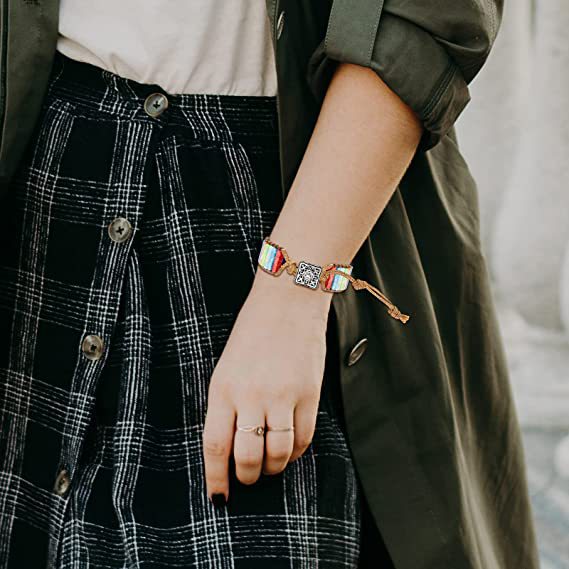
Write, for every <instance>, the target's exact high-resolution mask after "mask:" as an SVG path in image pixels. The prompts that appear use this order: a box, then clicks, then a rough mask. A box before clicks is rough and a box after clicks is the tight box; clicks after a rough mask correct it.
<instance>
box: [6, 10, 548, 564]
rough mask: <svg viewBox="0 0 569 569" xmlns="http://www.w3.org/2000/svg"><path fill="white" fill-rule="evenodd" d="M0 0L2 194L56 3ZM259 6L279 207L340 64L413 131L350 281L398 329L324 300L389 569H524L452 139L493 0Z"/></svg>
mask: <svg viewBox="0 0 569 569" xmlns="http://www.w3.org/2000/svg"><path fill="white" fill-rule="evenodd" d="M0 2H1V46H0V48H1V61H0V124H1V141H0V189H1V191H2V193H4V192H8V191H10V183H9V181H10V176H11V175H12V174H13V172H14V170H15V168H16V167H17V165H18V160H19V158H20V156H21V155H22V152H23V149H24V147H25V145H26V144H27V142H28V139H29V136H30V134H31V131H32V128H33V125H34V122H35V120H36V118H37V116H38V111H39V108H40V105H41V103H42V98H43V95H44V92H45V88H46V82H47V78H48V74H49V71H50V64H51V61H52V57H53V53H54V49H55V41H56V37H57V13H58V5H57V0H33V1H32V0H0ZM267 8H268V12H269V16H270V20H271V23H272V29H273V43H274V48H275V58H276V63H277V75H278V85H279V88H278V104H279V124H280V154H281V168H282V191H283V195H286V193H287V192H288V190H289V189H290V186H291V183H292V181H293V179H294V176H295V173H296V171H297V169H298V166H299V163H300V161H301V159H302V156H303V153H304V151H305V148H306V145H307V143H308V140H309V137H310V135H311V132H312V129H313V127H314V124H315V121H316V118H317V115H318V111H319V108H320V105H321V103H322V99H323V97H324V94H325V91H326V87H327V84H328V81H329V80H330V77H331V74H332V72H333V69H334V66H335V65H336V64H337V62H339V61H345V62H351V63H356V64H359V65H363V66H367V67H371V68H372V69H373V70H375V71H376V72H377V74H378V75H379V76H380V77H382V79H383V80H384V81H385V82H386V83H387V84H388V85H389V86H390V87H391V88H392V89H393V90H394V91H395V92H396V93H397V94H398V95H399V96H400V97H401V98H402V99H403V100H404V101H405V102H406V103H407V104H408V105H410V107H411V108H412V109H414V111H415V112H416V113H417V115H418V116H419V117H420V119H421V120H422V122H423V124H424V127H425V130H424V136H423V138H422V141H421V144H420V147H419V149H418V151H417V153H416V155H415V157H414V159H413V161H412V163H411V165H410V167H409V169H408V171H407V173H406V174H405V176H404V178H403V180H402V181H401V183H400V185H399V187H398V188H397V190H396V191H395V194H394V195H393V197H392V199H391V200H390V202H389V204H388V206H387V207H386V209H385V210H384V212H383V213H382V215H381V216H380V218H379V220H378V222H377V223H376V224H375V226H374V227H373V229H372V231H371V233H370V235H369V237H368V238H367V239H366V241H365V242H364V244H363V246H362V247H361V249H360V250H359V251H358V253H357V255H356V257H355V259H354V261H353V264H354V274H355V275H357V276H359V277H361V278H364V279H365V280H367V281H369V282H371V283H372V284H375V285H376V286H378V287H379V288H380V289H381V290H382V291H383V292H385V294H386V295H387V296H388V297H389V298H391V299H393V300H394V302H395V303H396V304H397V305H398V306H399V307H400V308H401V309H402V310H403V311H404V312H406V313H408V314H410V316H411V319H410V320H409V322H408V323H407V324H402V323H401V322H399V321H398V320H395V319H393V318H391V317H390V316H389V315H388V314H387V313H386V311H385V306H384V305H383V304H381V303H379V302H378V301H377V300H376V299H375V298H374V297H373V296H372V295H370V294H367V293H363V292H362V293H359V292H357V291H355V290H354V289H353V288H352V287H349V288H348V290H346V291H345V292H343V293H341V294H336V295H334V298H333V301H332V307H333V310H334V311H335V313H336V316H337V322H338V325H337V335H338V341H339V346H340V360H339V361H338V366H339V368H340V377H341V385H342V392H343V398H344V408H345V413H346V423H347V427H348V434H349V438H350V444H351V449H352V452H353V456H354V461H355V464H356V467H357V470H358V472H359V475H360V478H361V480H362V483H363V488H364V490H365V494H366V497H367V499H368V501H369V504H370V507H371V510H372V513H373V516H374V519H375V521H376V523H377V525H378V527H379V529H380V531H381V532H382V534H383V536H384V539H385V542H386V545H387V548H388V550H389V552H390V554H391V557H392V558H393V561H394V563H395V566H396V567H397V569H536V568H537V567H538V560H537V552H536V544H535V536H534V528H533V525H532V520H531V510H530V505H529V500H528V492H527V483H526V478H525V474H524V456H523V448H522V444H521V439H520V432H519V426H518V422H517V417H516V412H515V409H514V405H513V398H512V393H511V390H510V384H509V378H508V371H507V367H506V360H505V356H504V349H503V345H502V339H501V336H500V331H499V328H498V322H497V321H496V315H495V309H494V305H493V300H492V293H491V290H490V287H489V276H488V272H487V268H486V263H485V259H484V257H483V254H482V252H481V244H480V235H479V210H478V201H477V200H478V198H477V190H476V185H475V182H474V180H473V179H472V177H471V175H470V172H469V170H468V167H467V165H466V163H465V161H464V160H463V158H462V156H461V154H460V151H459V149H458V145H457V141H456V137H455V134H454V130H453V124H454V122H455V121H456V119H457V117H458V116H459V114H460V113H461V112H462V110H463V109H464V107H465V106H466V105H467V103H468V101H469V89H468V86H467V85H468V84H469V82H470V81H471V80H472V79H473V77H474V76H475V75H476V73H477V72H478V71H479V70H480V68H481V67H482V65H483V64H484V62H485V60H486V58H487V56H488V53H489V50H490V48H491V46H492V44H493V42H494V39H495V37H496V33H497V30H498V26H499V22H500V19H501V14H502V0H436V1H434V0H431V1H427V0H267ZM363 338H367V342H360V341H361V340H362V339H363ZM356 344H359V347H358V348H357V349H355V350H353V348H354V346H356ZM366 347H367V349H364V348H366ZM378 569H379V568H378Z"/></svg>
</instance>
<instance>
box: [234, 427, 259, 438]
mask: <svg viewBox="0 0 569 569" xmlns="http://www.w3.org/2000/svg"><path fill="white" fill-rule="evenodd" d="M237 430H238V431H244V432H246V433H255V434H256V435H258V436H260V437H262V436H263V435H264V434H265V427H264V426H263V425H243V426H241V427H240V426H237Z"/></svg>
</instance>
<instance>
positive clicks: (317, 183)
mask: <svg viewBox="0 0 569 569" xmlns="http://www.w3.org/2000/svg"><path fill="white" fill-rule="evenodd" d="M421 133H422V126H421V124H420V122H419V120H418V119H417V118H416V115H415V114H414V113H413V112H412V111H411V109H410V108H409V107H407V106H406V105H405V104H404V103H403V102H402V101H401V99H399V97H398V96H397V95H395V94H394V93H393V92H392V91H391V90H390V89H389V88H388V87H387V86H386V85H385V84H384V83H383V81H382V80H381V79H380V78H379V77H378V76H377V74H375V73H374V72H373V71H372V70H371V69H368V68H364V67H361V66H356V65H352V64H340V65H339V66H338V69H337V71H336V73H335V75H334V77H333V79H332V81H331V83H330V85H329V87H328V90H327V94H326V97H325V100H324V102H323V105H322V108H321V112H320V115H319V118H318V121H317V124H316V126H315V128H314V131H313V134H312V138H311V140H310V143H309V145H308V147H307V150H306V153H305V155H304V158H303V160H302V163H301V165H300V168H299V170H298V172H297V175H296V178H295V180H294V183H293V185H292V187H291V189H290V192H289V194H288V196H287V199H286V201H285V203H284V206H283V208H282V210H281V213H280V215H279V217H278V219H277V221H276V223H275V225H274V227H273V230H272V231H271V238H272V240H273V241H275V242H277V243H279V244H280V245H282V246H284V247H285V248H286V249H287V251H288V253H289V254H290V256H291V257H292V258H293V259H295V260H298V261H300V260H306V261H308V262H312V263H315V264H319V265H325V264H327V263H331V262H338V263H350V262H351V261H352V259H353V257H354V256H355V254H356V252H357V251H358V249H359V248H360V247H361V245H362V243H363V241H364V240H365V238H366V237H367V236H368V235H369V233H370V231H371V229H372V227H373V225H374V224H375V222H376V221H377V219H378V217H379V216H380V214H381V212H382V211H383V209H384V208H385V206H386V205H387V203H388V201H389V199H390V198H391V196H392V195H393V192H394V191H395V188H396V187H397V184H398V183H399V181H400V179H401V177H402V176H403V174H404V173H405V170H406V169H407V167H408V165H409V162H410V161H411V158H412V157H413V154H414V152H415V150H416V148H417V145H418V143H419V140H420V137H421ZM269 280H270V275H267V274H266V273H264V272H263V271H260V270H258V271H257V276H256V277H255V285H254V287H255V288H259V287H261V288H263V287H266V286H275V285H276V283H275V282H270V283H268V284H267V281H269ZM279 280H280V279H279ZM278 286H283V285H280V284H279V285H278ZM286 287H287V288H288V289H290V294H294V295H296V296H297V297H299V298H302V299H305V298H308V297H309V296H310V297H311V299H310V300H311V301H312V302H313V301H314V297H313V296H312V295H310V294H307V293H309V292H311V291H308V290H306V289H304V287H290V282H289V283H286ZM292 289H298V290H294V291H293V290H292ZM285 290H286V289H285ZM321 296H322V297H324V299H323V300H322V301H321V302H323V303H325V302H326V300H327V301H328V302H329V301H330V297H331V296H332V295H326V294H325V295H321Z"/></svg>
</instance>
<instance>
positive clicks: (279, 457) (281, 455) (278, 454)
mask: <svg viewBox="0 0 569 569" xmlns="http://www.w3.org/2000/svg"><path fill="white" fill-rule="evenodd" d="M289 456H290V452H288V451H287V450H285V449H283V450H276V451H271V452H268V453H267V457H268V459H270V460H271V461H273V462H279V463H280V462H283V461H285V460H287V459H288V457H289Z"/></svg>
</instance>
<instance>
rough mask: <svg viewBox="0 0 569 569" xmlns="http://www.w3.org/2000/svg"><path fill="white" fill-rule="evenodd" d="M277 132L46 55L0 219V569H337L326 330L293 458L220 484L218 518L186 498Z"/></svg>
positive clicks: (353, 521) (248, 115)
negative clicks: (46, 72) (303, 447)
mask: <svg viewBox="0 0 569 569" xmlns="http://www.w3.org/2000/svg"><path fill="white" fill-rule="evenodd" d="M154 92H161V93H163V94H164V95H166V97H167V102H168V105H167V108H166V109H165V110H164V111H163V112H162V113H161V114H159V115H158V116H155V117H152V116H150V115H149V114H148V113H147V112H145V107H144V103H145V100H146V98H147V97H148V95H150V94H151V93H154ZM277 129H278V126H277V113H276V99H275V98H271V97H254V96H249V97H247V96H228V95H215V94H211V95H210V94H208V95H197V94H196V95H189V94H184V95H169V94H166V93H164V92H163V91H162V90H161V89H160V88H159V87H157V86H151V85H143V84H139V83H136V82H134V81H132V80H128V79H125V78H122V77H118V76H116V75H114V74H112V73H110V72H108V71H104V70H102V69H99V68H97V67H95V66H92V65H89V64H86V63H80V62H77V61H73V60H71V59H69V58H67V57H65V56H63V55H62V54H59V53H58V54H57V55H56V59H55V62H54V67H53V71H52V76H51V80H50V84H49V90H48V92H47V94H46V97H45V102H44V106H43V109H42V114H41V117H40V120H39V121H38V124H37V128H36V131H35V134H34V138H33V140H32V142H31V143H30V145H29V147H28V151H27V154H26V156H25V159H24V160H23V162H22V164H21V167H20V169H19V171H18V174H17V176H16V178H15V180H14V182H13V184H14V186H15V187H14V188H13V189H12V191H10V192H8V196H9V197H8V198H7V199H6V200H5V201H4V202H3V203H2V209H1V217H2V221H1V224H0V226H1V227H0V232H1V243H2V245H1V249H0V568H2V569H6V568H9V569H40V568H41V569H43V568H45V567H49V568H56V569H97V568H113V569H114V568H117V569H118V568H128V569H134V568H139V567H144V568H153V569H162V568H167V567H183V568H186V569H188V568H196V569H197V568H203V569H206V568H207V569H210V568H212V567H213V568H223V569H225V568H227V569H229V568H232V569H233V568H238V569H239V568H241V569H255V568H263V569H268V568H270V569H279V568H283V569H284V568H287V569H296V568H297V569H311V568H316V567H318V568H320V569H332V568H340V567H341V568H348V567H349V568H354V567H357V566H358V555H359V551H360V527H361V516H360V514H361V507H360V506H361V504H360V496H361V494H360V492H361V490H360V486H359V479H358V478H357V475H356V472H355V469H354V465H353V463H352V458H351V454H350V450H349V448H348V445H347V441H346V434H345V424H344V422H343V421H344V419H343V416H342V409H341V403H340V402H341V400H340V397H339V382H338V377H337V373H336V372H337V370H336V369H335V367H334V365H336V366H337V359H336V358H337V356H336V355H334V350H335V349H336V348H335V346H334V345H333V340H334V338H333V337H332V336H331V335H330V334H329V335H328V342H329V348H328V353H329V354H331V355H330V356H329V357H328V358H327V362H326V372H325V377H324V384H323V391H322V397H321V400H320V407H319V411H318V417H317V424H316V432H315V435H314V438H313V441H312V443H311V445H310V446H309V448H308V450H307V451H306V452H305V454H304V455H303V456H302V457H301V458H300V459H299V460H297V461H295V462H294V463H291V464H289V465H288V466H287V468H286V469H285V470H284V472H282V473H280V474H277V475H261V478H260V479H259V481H258V482H257V483H255V484H253V485H250V486H248V485H244V484H241V483H240V482H239V481H238V480H237V479H236V477H235V473H234V469H232V468H231V469H230V497H229V503H228V505H227V506H224V507H222V508H220V509H219V510H217V509H216V508H215V506H213V504H211V503H210V502H209V500H208V498H207V494H206V488H205V482H204V470H203V457H202V428H203V423H204V418H205V413H206V408H207V398H206V395H207V388H208V381H209V379H210V376H211V374H212V371H213V369H214V366H215V365H216V362H217V360H218V358H219V356H220V355H221V352H222V350H223V347H224V344H225V342H226V340H227V338H228V336H229V332H230V330H231V327H232V324H233V322H234V320H235V318H236V316H237V313H238V311H239V309H240V307H241V305H242V303H243V301H244V300H245V298H246V295H247V293H248V291H249V288H250V286H251V284H252V282H253V277H254V273H255V271H256V262H257V257H258V254H259V251H260V247H261V243H262V239H263V237H264V236H266V235H268V234H269V233H270V229H271V227H272V225H273V224H274V222H275V221H276V218H277V215H278V212H279V211H280V208H281V207H282V203H281V200H282V196H281V190H280V181H279V176H280V170H279V155H278V130H277ZM119 218H124V220H126V221H124V220H123V221H122V222H121V220H120V219H119ZM117 219H119V223H118V225H117V226H116V227H122V229H121V230H120V231H118V233H115V234H114V237H115V238H112V234H111V233H110V232H109V225H110V224H111V223H112V222H113V221H114V220H117ZM121 223H123V225H121ZM125 224H126V225H125ZM129 226H130V228H131V230H130V233H129V230H128V227H129ZM125 228H126V229H125ZM291 286H293V285H292V283H291ZM314 294H318V293H316V292H315V293H314ZM320 294H323V293H320ZM331 314H332V311H331ZM330 329H331V328H330V327H329V330H330ZM89 335H93V336H95V337H96V339H100V340H101V342H102V343H101V344H100V345H99V346H98V348H97V345H96V342H95V343H93V342H90V343H89V342H87V344H85V343H84V339H85V338H86V337H87V336H89ZM85 345H86V346H87V347H86V348H85ZM93 346H94V347H93ZM97 349H98V350H99V357H97ZM331 362H334V365H332V363H331ZM275 365H279V361H278V359H275ZM62 470H65V471H66V472H67V473H68V475H69V485H68V487H67V489H66V490H65V491H63V492H61V491H60V490H61V489H62V486H61V484H62V483H61V480H60V482H59V483H58V484H56V479H57V478H58V475H59V474H60V473H61V471H62ZM54 484H55V485H56V486H55V488H54Z"/></svg>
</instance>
